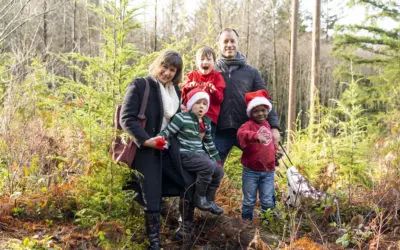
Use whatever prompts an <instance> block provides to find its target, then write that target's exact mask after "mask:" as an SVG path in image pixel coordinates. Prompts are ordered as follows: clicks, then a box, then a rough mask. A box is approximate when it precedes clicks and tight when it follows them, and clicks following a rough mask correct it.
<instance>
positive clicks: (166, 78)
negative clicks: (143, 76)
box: [157, 64, 177, 85]
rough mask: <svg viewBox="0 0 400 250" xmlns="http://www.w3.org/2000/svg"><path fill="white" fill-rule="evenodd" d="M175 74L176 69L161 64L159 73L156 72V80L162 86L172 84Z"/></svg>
mask: <svg viewBox="0 0 400 250" xmlns="http://www.w3.org/2000/svg"><path fill="white" fill-rule="evenodd" d="M176 72H177V68H176V67H174V66H171V65H166V64H162V65H161V66H160V71H159V72H158V75H157V79H158V80H159V81H160V82H161V83H162V84H163V85H165V84H167V83H169V82H172V79H174V77H175V74H176Z"/></svg>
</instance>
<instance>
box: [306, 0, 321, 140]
mask: <svg viewBox="0 0 400 250" xmlns="http://www.w3.org/2000/svg"><path fill="white" fill-rule="evenodd" d="M320 15H321V0H315V8H314V15H313V32H312V57H311V84H310V122H309V128H310V138H312V135H313V125H314V119H315V115H316V114H315V112H316V111H315V107H316V106H318V103H319V98H318V86H319V84H318V83H319V38H320Z"/></svg>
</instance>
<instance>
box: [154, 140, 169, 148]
mask: <svg viewBox="0 0 400 250" xmlns="http://www.w3.org/2000/svg"><path fill="white" fill-rule="evenodd" d="M166 143H167V141H166V140H165V139H164V138H162V137H160V138H157V139H156V148H157V149H159V150H164V149H165V148H164V147H165V144H166Z"/></svg>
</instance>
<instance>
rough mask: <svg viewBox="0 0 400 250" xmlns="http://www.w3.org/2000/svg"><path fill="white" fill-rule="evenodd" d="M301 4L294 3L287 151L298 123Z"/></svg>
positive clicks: (295, 1) (294, 0)
mask: <svg viewBox="0 0 400 250" xmlns="http://www.w3.org/2000/svg"><path fill="white" fill-rule="evenodd" d="M298 10H299V2H298V0H293V1H292V17H291V23H292V28H291V38H290V39H291V40H290V41H291V42H290V70H289V101H288V118H287V149H288V150H289V148H290V142H291V140H292V134H293V131H294V129H295V125H296V124H295V123H296V91H295V87H296V84H295V80H296V60H297V58H296V56H297V19H298Z"/></svg>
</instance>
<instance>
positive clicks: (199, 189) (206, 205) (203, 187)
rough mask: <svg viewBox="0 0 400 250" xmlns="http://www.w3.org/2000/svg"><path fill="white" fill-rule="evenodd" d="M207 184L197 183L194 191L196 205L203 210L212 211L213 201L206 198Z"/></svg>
mask: <svg viewBox="0 0 400 250" xmlns="http://www.w3.org/2000/svg"><path fill="white" fill-rule="evenodd" d="M207 186H208V185H207V184H206V183H197V184H196V189H195V192H194V205H195V206H196V207H197V208H198V209H200V210H203V211H210V209H211V203H210V202H208V201H207V198H206V191H207Z"/></svg>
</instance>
